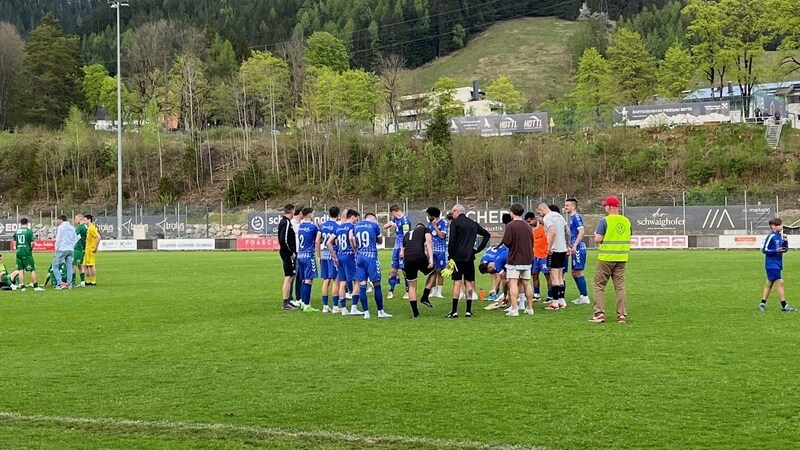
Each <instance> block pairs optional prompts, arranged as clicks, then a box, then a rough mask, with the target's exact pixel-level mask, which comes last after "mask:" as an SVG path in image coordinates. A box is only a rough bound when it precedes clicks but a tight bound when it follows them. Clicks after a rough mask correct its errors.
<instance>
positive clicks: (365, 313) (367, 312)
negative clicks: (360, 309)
mask: <svg viewBox="0 0 800 450" xmlns="http://www.w3.org/2000/svg"><path fill="white" fill-rule="evenodd" d="M364 318H365V319H369V311H364Z"/></svg>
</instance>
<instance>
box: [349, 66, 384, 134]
mask: <svg viewBox="0 0 800 450" xmlns="http://www.w3.org/2000/svg"><path fill="white" fill-rule="evenodd" d="M341 93H342V99H341V101H342V103H343V105H345V106H346V117H347V118H348V119H352V120H357V121H364V122H366V121H369V122H373V121H374V120H375V114H376V113H377V109H378V105H379V104H380V103H381V102H382V101H383V96H384V94H383V92H382V91H381V86H380V80H379V79H378V76H377V75H375V74H374V73H372V72H365V71H363V70H361V69H356V70H348V71H345V72H344V73H342V75H341Z"/></svg>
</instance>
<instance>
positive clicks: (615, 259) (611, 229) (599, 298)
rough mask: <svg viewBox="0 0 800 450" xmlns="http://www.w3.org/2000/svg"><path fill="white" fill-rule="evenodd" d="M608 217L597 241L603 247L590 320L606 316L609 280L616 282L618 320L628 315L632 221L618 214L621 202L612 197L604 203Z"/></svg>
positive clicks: (599, 254) (602, 320)
mask: <svg viewBox="0 0 800 450" xmlns="http://www.w3.org/2000/svg"><path fill="white" fill-rule="evenodd" d="M603 207H604V208H605V210H606V217H603V218H602V219H600V222H599V223H598V224H597V230H596V231H595V233H594V241H595V242H596V243H597V244H598V245H599V246H600V248H599V252H598V253H597V265H596V266H595V271H594V314H592V317H590V318H589V322H591V323H603V322H605V321H606V315H605V311H604V308H605V303H606V300H605V290H606V284H607V283H608V279H609V278H610V279H611V280H612V281H613V283H614V292H615V293H616V297H617V322H619V323H625V322H626V321H627V318H628V312H627V310H626V298H625V265H626V264H627V262H628V253H630V249H631V221H630V220H628V218H627V217H625V216H623V215H621V214H620V213H619V207H620V201H619V198H617V197H615V196H613V195H612V196H610V197H608V198H606V199H605V201H604V202H603Z"/></svg>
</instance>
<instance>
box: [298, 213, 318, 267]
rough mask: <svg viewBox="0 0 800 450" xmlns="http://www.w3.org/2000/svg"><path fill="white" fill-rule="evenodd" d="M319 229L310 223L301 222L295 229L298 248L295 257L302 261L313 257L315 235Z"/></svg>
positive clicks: (315, 241)
mask: <svg viewBox="0 0 800 450" xmlns="http://www.w3.org/2000/svg"><path fill="white" fill-rule="evenodd" d="M318 232H319V228H317V226H316V225H314V224H313V223H311V222H303V223H301V224H300V227H299V228H298V229H297V240H298V241H299V243H300V246H299V247H298V249H297V257H298V258H303V259H311V258H313V257H314V253H315V251H316V250H315V249H316V243H317V233H318Z"/></svg>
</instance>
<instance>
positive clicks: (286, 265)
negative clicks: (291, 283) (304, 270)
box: [281, 255, 294, 277]
mask: <svg viewBox="0 0 800 450" xmlns="http://www.w3.org/2000/svg"><path fill="white" fill-rule="evenodd" d="M281 260H282V261H283V276H285V277H293V276H294V260H293V259H292V257H291V256H285V255H281Z"/></svg>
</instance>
